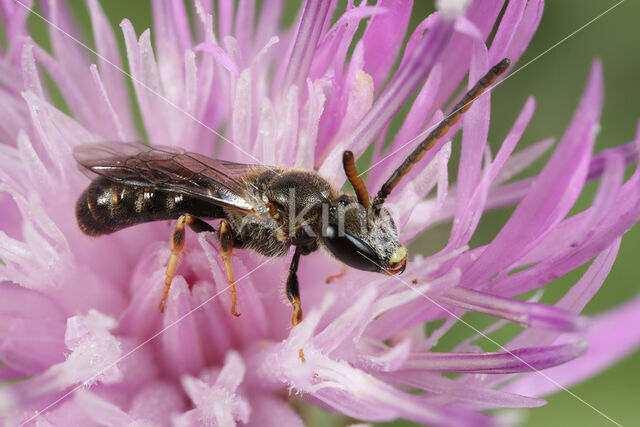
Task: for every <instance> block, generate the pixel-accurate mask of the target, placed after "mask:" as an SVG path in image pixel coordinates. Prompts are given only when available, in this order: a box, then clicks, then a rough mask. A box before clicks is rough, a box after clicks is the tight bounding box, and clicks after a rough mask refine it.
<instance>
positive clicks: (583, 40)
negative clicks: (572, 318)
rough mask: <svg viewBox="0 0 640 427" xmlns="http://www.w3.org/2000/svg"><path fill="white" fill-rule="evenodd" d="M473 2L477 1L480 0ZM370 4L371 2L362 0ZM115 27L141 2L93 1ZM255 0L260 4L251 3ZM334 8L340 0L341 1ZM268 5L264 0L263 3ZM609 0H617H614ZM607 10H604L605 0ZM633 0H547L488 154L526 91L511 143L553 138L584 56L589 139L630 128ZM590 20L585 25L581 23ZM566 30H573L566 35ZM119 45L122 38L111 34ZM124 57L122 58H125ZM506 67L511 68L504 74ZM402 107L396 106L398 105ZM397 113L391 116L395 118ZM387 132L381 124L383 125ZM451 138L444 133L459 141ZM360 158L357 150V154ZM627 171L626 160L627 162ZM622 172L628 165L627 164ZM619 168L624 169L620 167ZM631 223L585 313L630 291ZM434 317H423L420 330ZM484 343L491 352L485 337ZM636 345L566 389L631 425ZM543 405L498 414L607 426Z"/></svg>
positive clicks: (497, 113)
mask: <svg viewBox="0 0 640 427" xmlns="http://www.w3.org/2000/svg"><path fill="white" fill-rule="evenodd" d="M480 1H481V0H480ZM369 2H370V3H375V1H369ZM70 3H71V5H72V8H73V10H74V12H75V13H76V15H77V18H78V20H79V21H80V22H81V23H82V24H83V25H85V28H86V30H87V34H89V32H88V30H89V26H88V22H89V21H88V15H87V12H86V8H85V5H84V1H82V0H73V1H71V2H70ZM100 3H101V4H102V7H103V8H104V9H105V12H106V14H107V15H108V17H109V19H110V21H111V23H112V25H113V26H114V28H116V34H118V35H119V36H120V37H121V32H120V31H119V28H118V25H119V23H120V21H121V20H122V19H123V18H125V17H126V18H129V19H130V20H131V21H132V23H133V25H134V27H135V29H136V31H137V33H138V34H139V33H141V32H142V31H143V30H144V29H146V28H149V27H150V26H151V15H150V7H149V3H148V2H146V1H135V2H132V1H128V0H101V1H100ZM260 3H263V2H260ZM340 3H341V5H340V6H341V7H343V8H344V4H345V3H346V1H341V2H340ZM264 4H265V5H266V4H268V0H267V1H265V2H264ZM616 5H617V6H616ZM299 7H300V1H299V0H295V1H289V2H288V8H287V15H286V16H285V17H284V18H283V22H284V24H285V25H290V23H291V22H292V21H293V19H294V17H295V15H296V13H297V11H298V9H299ZM612 7H613V9H611V10H610V11H609V12H607V13H605V14H604V15H602V16H600V17H599V18H598V16H599V15H601V14H603V12H605V11H607V10H608V9H610V8H612ZM432 10H433V1H432V0H416V1H415V2H414V13H413V17H412V23H411V30H412V29H413V28H414V27H415V26H416V25H417V24H418V23H419V22H420V21H421V20H422V19H424V17H425V16H426V15H428V14H429V13H430V12H431V11H432ZM638 17H640V2H638V1H634V0H627V1H624V0H623V1H619V0H599V1H583V0H562V1H557V0H556V1H553V0H552V1H547V4H546V6H545V11H544V15H543V17H542V22H541V24H540V27H539V28H538V31H537V33H536V35H535V36H534V38H533V41H532V43H531V44H530V45H529V49H528V50H527V52H526V53H525V55H524V56H523V58H522V59H521V60H520V61H519V63H517V64H516V65H515V67H514V70H517V69H519V68H520V67H522V66H523V65H524V64H526V63H528V62H529V61H530V60H532V59H534V58H536V57H537V56H538V55H541V54H543V52H545V51H547V50H548V49H549V48H551V47H552V46H554V45H555V44H556V43H558V42H560V41H561V40H563V39H565V38H566V40H564V41H563V42H561V43H560V44H558V45H557V46H556V47H554V48H552V49H551V50H549V51H548V52H547V53H545V54H543V55H542V56H540V57H539V58H538V59H536V60H535V61H533V62H532V63H531V64H530V65H528V66H527V67H525V68H523V69H522V70H520V71H518V72H517V74H516V75H513V77H512V78H509V79H508V80H507V81H505V82H504V84H501V85H500V86H499V87H498V88H497V89H496V90H495V92H494V93H493V95H492V121H491V131H490V135H489V138H490V143H491V146H492V150H493V152H494V153H495V152H496V151H497V149H498V146H497V143H498V142H499V141H501V140H502V139H503V138H504V136H505V134H506V132H507V131H508V129H509V128H510V127H511V125H512V124H513V121H514V120H515V118H516V116H517V114H518V112H519V111H520V109H521V108H522V106H523V105H524V102H525V100H526V99H527V97H528V96H529V95H534V96H535V98H536V102H537V108H536V113H535V115H534V118H533V120H532V123H531V124H530V125H529V128H528V129H527V131H526V133H525V134H524V137H523V139H522V140H521V142H520V144H519V148H520V149H521V148H523V147H524V146H526V145H528V144H531V143H534V142H537V141H539V140H541V139H543V138H546V137H549V136H554V137H556V140H558V139H559V138H560V137H561V136H562V134H563V132H564V130H565V129H566V126H567V124H568V123H569V120H570V119H571V116H572V114H573V112H574V109H575V108H576V106H577V104H578V100H579V97H580V94H581V93H582V90H583V87H584V85H585V83H586V78H587V75H588V73H589V70H590V67H591V63H592V61H593V60H594V59H595V58H600V59H601V60H602V63H603V66H604V77H605V105H604V112H603V115H602V120H601V130H600V133H599V135H598V138H597V143H596V151H600V150H602V149H603V148H605V147H610V146H614V145H619V144H622V143H626V142H628V141H631V140H632V139H633V137H634V135H635V131H636V124H637V121H638V119H640V85H639V84H638V78H639V76H640V73H639V71H640V31H639V29H638ZM589 22H591V23H589ZM30 25H31V26H32V28H33V34H34V38H35V39H36V41H38V42H39V43H42V44H43V45H45V46H47V45H48V41H47V37H46V28H45V27H44V26H43V24H42V22H41V21H39V20H38V18H36V17H34V16H33V15H32V17H31V21H30ZM572 34H573V35H572ZM120 42H121V43H122V40H120ZM125 63H126V62H125ZM512 74H513V72H512ZM406 111H407V109H405V110H404V113H406ZM402 114H403V112H401V113H400V114H399V118H398V120H397V122H398V123H400V122H401V118H402ZM390 133H391V132H390ZM459 139H460V137H459V136H458V137H457V138H456V139H455V140H454V141H459ZM458 146H459V144H456V143H455V142H454V154H453V156H452V159H451V161H450V167H451V169H450V179H451V180H454V179H455V176H456V175H455V174H456V169H455V165H456V163H457V157H456V155H457V152H456V148H458V151H459V147H458ZM548 158H549V156H546V157H544V158H543V159H541V160H540V161H539V162H537V163H536V164H534V165H533V166H532V167H531V168H529V169H528V170H527V171H526V174H527V175H529V174H533V173H536V172H537V171H539V170H540V169H541V167H542V166H543V165H544V164H545V163H546V161H547V160H548ZM360 162H361V163H366V162H367V159H366V157H365V158H364V159H361V160H360ZM630 169H632V168H630ZM629 172H630V171H629ZM629 172H628V175H629V174H630V173H629ZM596 187H597V184H590V185H589V186H588V188H587V190H586V191H585V192H584V194H583V195H582V196H581V198H580V200H579V202H578V204H577V206H576V208H575V209H574V211H575V212H578V211H581V210H583V209H585V208H586V207H588V206H589V204H590V203H591V200H592V197H593V195H594V193H595V189H596ZM511 212H512V209H503V210H500V211H495V212H490V213H488V214H487V215H485V216H484V217H483V219H482V221H481V223H480V226H479V228H478V231H477V233H476V235H475V236H474V239H473V240H472V244H473V245H474V246H476V245H481V244H485V243H487V242H489V241H490V240H491V239H492V238H493V236H495V234H496V232H497V230H499V228H500V227H501V226H502V225H503V224H504V222H505V221H506V220H507V219H508V217H509V215H510V214H511ZM449 230H450V225H449V224H442V225H439V226H436V227H434V228H433V229H432V230H431V231H430V232H428V233H426V235H424V236H423V237H422V238H420V239H418V240H417V241H416V242H414V244H413V245H412V246H411V248H410V249H411V251H412V252H413V253H417V252H420V253H424V254H431V253H434V252H436V251H438V250H439V249H440V248H441V247H442V246H444V244H445V243H446V239H447V237H448V233H449ZM639 254H640V227H638V226H636V227H635V228H634V229H632V230H631V231H630V232H629V233H628V234H627V235H626V236H625V238H624V239H623V241H622V247H621V249H620V252H619V255H618V258H617V261H616V263H615V265H614V267H613V270H612V272H611V274H610V276H609V277H608V279H607V281H606V282H605V284H604V286H603V287H602V290H601V291H600V292H599V293H598V294H597V295H596V296H595V298H594V299H593V300H592V301H591V303H590V304H589V305H588V306H587V307H586V309H585V313H586V314H595V313H598V312H600V311H603V310H606V309H608V308H611V307H614V306H615V305H617V304H620V303H622V302H623V301H626V300H629V299H630V298H632V297H633V296H634V295H636V294H637V293H638V292H639V291H640V272H638V266H639V264H640V263H638V259H639V258H640V255H639ZM585 270H586V266H584V267H582V268H579V269H577V270H575V271H574V272H572V273H571V274H569V275H567V276H566V277H563V278H561V279H558V280H556V281H554V282H552V283H550V284H548V285H547V286H545V294H544V297H543V301H545V302H555V301H557V299H558V298H559V297H560V296H561V295H563V294H564V292H566V290H567V289H568V287H569V286H570V285H572V284H574V283H575V282H576V280H578V279H579V277H580V276H581V274H582V273H583V272H584V271H585ZM465 320H466V321H467V322H469V323H470V324H471V325H473V326H474V327H476V328H478V329H482V328H483V327H485V326H486V325H488V323H489V320H490V319H488V318H485V317H483V316H480V315H470V316H465ZM434 327H435V326H434V325H427V326H426V329H427V331H431V330H433V328H434ZM629 327H632V328H637V327H640V325H620V328H629ZM517 331H518V329H517V327H515V326H514V327H513V328H511V329H510V330H509V328H506V330H504V331H500V333H498V334H494V335H492V336H491V337H492V338H493V339H495V340H496V341H497V342H500V343H505V342H507V341H508V339H509V338H510V337H511V336H513V334H514V333H516V332H517ZM472 333H473V331H471V330H469V328H468V327H466V326H463V325H461V326H459V327H458V328H455V329H454V330H453V331H452V332H451V333H450V334H448V335H447V336H445V337H444V338H443V339H442V340H441V342H440V343H439V344H438V347H437V350H448V349H450V348H451V346H452V343H457V342H459V341H460V339H461V337H466V336H469V335H470V334H472ZM485 344H487V345H486V346H485V348H486V350H489V351H491V350H496V348H495V345H494V346H493V347H494V348H492V347H491V344H490V343H488V342H487V343H485ZM639 380H640V352H638V351H636V352H635V353H634V354H632V355H630V356H629V357H627V358H626V359H624V360H622V361H621V362H620V363H618V364H617V365H615V366H613V367H611V368H610V369H608V370H607V371H605V372H603V373H601V374H600V375H598V376H596V377H594V378H592V379H590V380H588V381H586V382H584V383H582V384H580V385H577V386H575V387H572V388H571V391H572V392H573V393H575V394H576V395H577V396H579V397H580V398H582V399H583V400H584V401H586V402H588V403H589V404H590V405H592V406H594V407H595V408H598V409H599V410H600V411H602V412H604V413H605V414H607V415H608V416H609V417H611V418H612V419H614V420H615V421H616V422H618V423H620V424H622V425H637V424H638V423H640V405H638V402H640V385H639ZM548 402H549V404H548V405H546V406H544V407H542V408H537V409H533V410H518V411H517V412H515V413H511V412H509V411H507V412H506V413H505V416H509V417H515V418H514V419H519V420H521V422H522V425H524V426H536V425H549V426H553V425H562V426H578V425H580V426H584V425H588V426H595V425H608V424H610V422H609V421H607V420H606V419H605V418H603V417H602V416H601V415H599V414H598V413H597V412H596V411H594V410H593V409H591V408H589V407H588V406H587V405H585V404H584V403H582V402H580V401H579V400H577V399H576V398H575V397H573V396H571V395H570V394H569V393H567V392H560V393H557V394H555V395H553V396H550V397H548ZM299 410H300V411H301V413H302V414H303V416H304V417H305V419H306V421H307V423H308V425H312V426H316V425H346V424H350V423H353V422H354V420H347V419H344V418H341V417H338V416H336V415H333V414H327V413H325V412H323V411H321V410H319V409H315V408H309V407H306V406H305V407H302V406H300V407H299ZM380 425H385V426H410V425H414V424H412V423H408V422H403V421H397V422H394V423H386V424H380Z"/></svg>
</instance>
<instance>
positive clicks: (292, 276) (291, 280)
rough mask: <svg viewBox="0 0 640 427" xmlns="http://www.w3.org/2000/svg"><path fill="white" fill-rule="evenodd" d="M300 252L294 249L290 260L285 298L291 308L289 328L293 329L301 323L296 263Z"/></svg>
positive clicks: (298, 260) (298, 249) (297, 248)
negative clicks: (291, 315) (291, 314)
mask: <svg viewBox="0 0 640 427" xmlns="http://www.w3.org/2000/svg"><path fill="white" fill-rule="evenodd" d="M301 254H302V251H301V250H300V247H298V246H297V247H296V252H295V253H294V254H293V258H292V259H291V266H290V267H289V276H288V277H287V298H288V299H289V302H290V303H291V305H292V306H293V317H292V318H291V326H292V327H294V326H296V325H297V324H298V323H300V322H302V307H301V306H300V286H299V283H298V263H299V262H300V255H301Z"/></svg>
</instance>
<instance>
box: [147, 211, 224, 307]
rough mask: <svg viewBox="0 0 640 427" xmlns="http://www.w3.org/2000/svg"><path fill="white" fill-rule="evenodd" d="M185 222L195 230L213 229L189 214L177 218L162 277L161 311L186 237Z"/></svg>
mask: <svg viewBox="0 0 640 427" xmlns="http://www.w3.org/2000/svg"><path fill="white" fill-rule="evenodd" d="M185 224H186V225H188V226H190V227H191V228H193V229H194V230H195V231H196V232H199V231H213V227H211V226H210V225H209V224H207V223H206V222H204V221H203V220H201V219H199V218H196V217H194V216H191V215H189V214H184V215H181V216H180V218H178V223H177V224H176V228H174V229H173V234H172V235H171V256H170V257H169V262H168V263H167V273H166V276H165V279H164V292H163V293H162V299H161V300H160V304H158V309H159V310H160V311H161V312H163V311H164V309H165V307H166V305H167V298H168V297H169V289H171V282H172V281H173V277H174V276H175V275H176V269H177V268H178V259H179V258H180V254H181V253H182V250H183V249H184V244H185V238H186V235H185V229H184V226H185ZM207 227H208V229H207Z"/></svg>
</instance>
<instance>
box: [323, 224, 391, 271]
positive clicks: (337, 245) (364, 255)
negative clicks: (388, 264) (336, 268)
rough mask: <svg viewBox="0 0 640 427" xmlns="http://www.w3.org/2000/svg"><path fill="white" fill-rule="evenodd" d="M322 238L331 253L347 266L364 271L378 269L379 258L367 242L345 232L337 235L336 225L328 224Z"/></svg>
mask: <svg viewBox="0 0 640 427" xmlns="http://www.w3.org/2000/svg"><path fill="white" fill-rule="evenodd" d="M322 240H323V241H324V244H325V246H326V247H327V249H329V251H331V253H332V254H333V255H334V256H335V257H336V258H337V259H338V260H340V261H342V262H343V263H345V264H347V265H348V266H349V267H353V268H356V269H358V270H364V271H380V270H381V268H380V265H381V262H380V259H379V258H378V255H377V254H376V253H375V252H374V250H373V249H372V248H371V246H369V245H368V244H367V243H365V242H363V241H362V240H360V239H358V238H357V237H355V236H352V235H351V234H349V233H347V232H345V233H344V235H342V236H340V235H338V227H337V226H335V225H333V224H328V225H327V227H326V228H325V229H324V233H323V235H322Z"/></svg>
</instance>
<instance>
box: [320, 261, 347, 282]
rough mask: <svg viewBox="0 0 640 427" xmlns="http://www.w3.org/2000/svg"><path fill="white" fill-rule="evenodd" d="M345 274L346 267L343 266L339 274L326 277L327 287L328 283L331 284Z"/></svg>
mask: <svg viewBox="0 0 640 427" xmlns="http://www.w3.org/2000/svg"><path fill="white" fill-rule="evenodd" d="M346 274H347V266H346V265H344V264H343V265H342V270H340V273H338V274H332V275H331V276H329V277H327V278H326V280H325V283H326V284H327V285H328V284H329V283H331V282H333V281H334V280H336V279H341V278H343V277H344V276H345V275H346Z"/></svg>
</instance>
